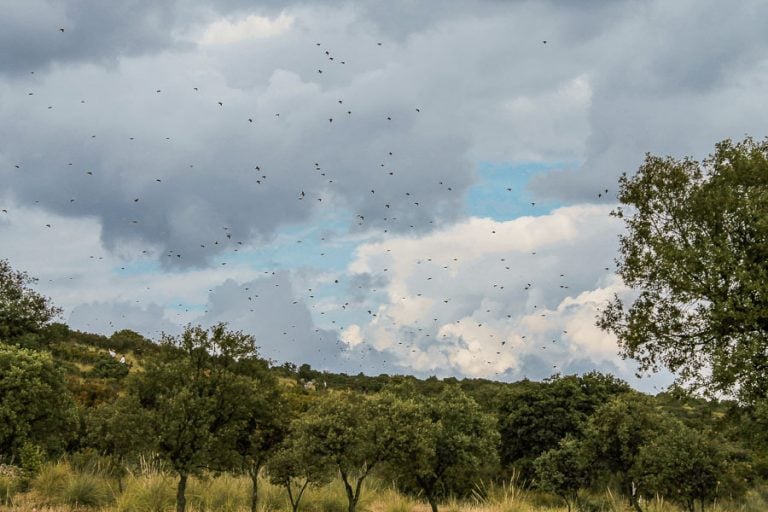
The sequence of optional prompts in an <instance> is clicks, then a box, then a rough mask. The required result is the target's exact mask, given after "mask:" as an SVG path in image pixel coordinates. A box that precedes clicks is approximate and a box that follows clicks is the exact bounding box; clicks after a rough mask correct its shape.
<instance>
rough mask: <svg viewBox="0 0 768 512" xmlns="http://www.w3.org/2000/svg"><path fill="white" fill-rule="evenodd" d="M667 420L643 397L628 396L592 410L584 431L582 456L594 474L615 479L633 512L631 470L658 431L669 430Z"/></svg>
mask: <svg viewBox="0 0 768 512" xmlns="http://www.w3.org/2000/svg"><path fill="white" fill-rule="evenodd" d="M670 421H671V418H669V417H668V416H667V415H664V414H663V413H661V412H659V411H657V410H656V409H655V408H654V407H653V404H652V402H651V401H650V400H649V399H648V398H647V397H646V396H644V395H640V394H639V393H627V394H625V395H621V396H617V397H615V398H613V399H612V400H611V401H609V402H608V403H606V404H605V405H604V406H602V407H600V408H599V409H598V410H597V411H595V414H593V415H592V416H591V417H590V419H589V422H588V424H587V427H586V429H585V435H584V441H583V447H584V454H585V457H586V458H587V460H589V461H590V462H591V468H592V470H593V472H595V473H596V472H598V471H601V470H602V471H603V472H605V473H607V474H609V475H613V476H614V477H616V478H617V479H618V482H619V485H620V487H621V490H622V492H623V493H624V494H625V495H626V496H627V497H628V499H629V502H630V504H631V505H633V506H634V507H635V508H636V509H638V508H639V507H638V505H637V495H636V494H635V487H634V483H633V480H632V471H633V469H634V468H635V464H636V461H637V458H638V456H639V453H640V450H641V448H642V447H643V446H644V445H645V444H646V443H648V442H649V441H650V440H651V439H653V438H655V437H656V436H657V435H658V434H659V433H660V432H664V431H665V430H669V429H671V428H672V427H671V426H670ZM595 476H597V475H595Z"/></svg>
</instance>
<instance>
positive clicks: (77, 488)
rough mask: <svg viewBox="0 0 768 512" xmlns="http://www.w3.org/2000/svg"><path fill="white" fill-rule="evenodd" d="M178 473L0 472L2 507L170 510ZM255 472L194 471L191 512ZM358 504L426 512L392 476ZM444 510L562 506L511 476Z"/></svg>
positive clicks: (311, 499)
mask: <svg viewBox="0 0 768 512" xmlns="http://www.w3.org/2000/svg"><path fill="white" fill-rule="evenodd" d="M175 483H176V482H175V479H174V478H173V477H172V476H171V475H167V474H163V473H161V472H159V471H155V470H152V469H145V470H144V471H142V472H140V473H138V474H132V475H127V476H126V477H125V478H123V479H122V481H121V482H118V481H117V480H116V479H114V478H110V477H107V476H105V475H104V474H103V473H102V474H100V472H99V471H89V472H85V471H74V470H73V469H72V468H71V467H70V466H69V465H68V464H67V463H63V462H60V463H57V464H50V465H47V466H45V467H43V468H42V470H41V471H40V472H39V474H38V475H37V476H36V477H34V478H33V479H31V480H30V481H29V482H27V490H26V491H24V492H22V490H21V488H22V485H23V483H22V482H21V480H20V479H19V478H17V477H13V476H0V511H2V512H11V511H37V512H46V511H47V512H63V511H69V510H104V511H110V512H165V511H170V510H173V509H174V496H175ZM249 493H250V480H248V479H247V478H245V477H235V476H231V475H221V476H216V477H214V476H211V477H209V478H194V479H192V480H191V481H190V483H189V486H188V489H187V503H188V505H187V510H189V511H190V512H202V511H211V512H240V511H247V510H249V496H250V494H249ZM259 500H260V504H259V509H260V510H261V511H264V512H267V511H289V510H291V509H290V505H289V503H288V501H287V498H286V496H285V491H284V489H282V488H280V487H277V486H274V485H271V484H270V483H269V482H267V481H266V480H262V481H261V482H260V490H259ZM582 500H583V508H582V510H589V511H595V512H597V511H606V512H609V511H610V512H619V511H622V512H623V511H628V510H629V509H628V507H627V506H626V504H625V502H624V500H622V499H621V498H620V497H619V496H617V495H615V494H613V493H612V492H611V491H610V490H606V491H605V492H603V493H595V494H590V495H586V494H585V495H583V496H582ZM643 508H644V510H645V511H646V512H677V511H680V512H682V510H683V509H681V508H679V507H677V506H675V505H674V504H672V503H669V502H665V501H664V500H662V499H657V500H654V501H651V502H645V503H644V504H643ZM300 510H303V511H306V512H340V511H344V510H346V497H345V495H344V491H343V488H342V487H341V485H340V483H339V482H338V481H334V482H332V483H330V484H328V485H325V486H323V487H317V488H309V489H308V490H307V492H306V494H305V497H304V499H303V500H302V503H301V507H300ZM358 510H360V511H368V512H411V511H412V512H429V511H430V508H429V505H428V504H427V503H426V502H425V501H424V500H420V499H418V497H409V496H405V495H403V494H401V493H399V492H398V491H397V490H395V489H394V487H393V486H392V485H391V484H390V483H387V482H384V481H381V480H376V479H371V480H370V481H369V482H368V483H367V485H366V487H365V490H364V493H363V497H362V501H361V503H360V504H359V505H358ZM441 510H442V511H445V512H565V511H567V508H566V506H565V505H564V503H563V502H562V500H560V499H559V498H557V497H554V496H551V495H546V494H542V493H539V492H536V491H531V490H526V489H523V488H521V487H520V486H517V485H515V483H514V482H510V483H507V484H489V485H479V486H478V487H477V489H476V491H475V492H474V493H473V495H472V496H470V497H469V498H466V499H464V500H456V499H449V500H446V501H444V502H443V503H442V504H441ZM707 510H711V511H713V512H737V511H741V512H764V511H765V510H768V490H763V491H762V492H759V491H752V492H751V493H749V494H748V495H747V497H746V499H744V500H742V501H741V502H740V503H729V502H727V501H722V502H719V503H714V504H711V505H710V506H708V507H707Z"/></svg>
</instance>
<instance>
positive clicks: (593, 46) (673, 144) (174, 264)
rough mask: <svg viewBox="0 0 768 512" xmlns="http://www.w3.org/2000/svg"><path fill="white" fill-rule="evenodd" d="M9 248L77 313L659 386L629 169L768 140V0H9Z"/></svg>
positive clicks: (1, 237) (282, 352)
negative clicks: (624, 186)
mask: <svg viewBox="0 0 768 512" xmlns="http://www.w3.org/2000/svg"><path fill="white" fill-rule="evenodd" d="M0 7H1V8H2V12H3V16H2V17H0V48H2V51H0V209H1V210H2V211H1V212H0V258H6V259H8V260H9V261H10V262H11V264H12V266H13V267H14V268H16V269H19V270H25V271H28V272H29V273H30V274H31V275H33V276H36V277H37V278H38V279H39V281H38V283H37V285H36V288H37V289H38V290H39V291H40V292H42V293H43V294H45V295H47V296H49V297H50V298H51V299H52V301H53V302H54V303H55V304H57V305H58V306H61V307H62V308H63V313H62V316H61V319H60V320H61V321H64V322H66V323H67V324H69V325H70V326H71V327H72V328H75V329H80V330H85V331H89V332H98V333H103V334H106V335H109V334H111V333H112V332H114V331H117V330H121V329H132V330H135V331H137V332H139V333H141V334H143V335H145V336H147V337H149V338H151V339H158V338H159V336H160V334H161V333H163V332H165V333H170V334H176V333H179V332H181V330H182V329H183V327H184V326H185V325H188V324H192V325H198V324H199V325H203V326H211V325H213V324H215V323H218V322H226V323H227V324H228V325H229V327H230V328H231V329H236V330H243V331H245V332H248V333H250V334H253V335H254V337H255V339H256V342H257V345H258V346H259V347H260V353H261V355H262V356H264V357H267V358H269V359H271V360H273V361H275V363H276V364H281V363H283V362H285V361H291V362H294V363H296V364H301V363H309V364H311V365H312V366H313V367H314V368H317V369H320V370H329V371H344V372H348V373H358V372H364V373H366V374H372V375H377V374H379V373H390V374H394V373H397V374H413V375H417V376H421V377H425V376H429V375H437V376H438V377H447V376H457V377H470V378H490V379H498V380H504V381H515V380H519V379H522V378H530V379H543V378H546V377H548V376H550V375H553V374H557V373H560V374H573V373H582V372H587V371H592V370H598V371H602V372H609V373H612V374H615V375H617V376H619V377H621V378H623V379H625V380H626V381H628V382H629V383H630V384H631V385H633V386H634V387H636V388H638V389H641V390H644V391H649V392H653V391H654V390H659V389H662V388H663V387H665V386H666V385H668V384H669V383H670V382H671V381H672V379H673V376H671V375H670V374H668V373H666V372H661V373H659V374H653V375H647V374H642V375H640V376H639V377H638V376H637V365H636V364H635V363H634V362H633V361H631V360H624V359H622V358H621V357H619V355H618V347H617V344H616V339H615V337H614V336H613V335H612V334H610V333H607V332H603V331H601V330H600V329H598V328H597V327H596V326H595V319H596V317H597V315H598V314H599V311H600V309H601V308H602V307H603V306H604V305H605V304H606V302H607V301H608V300H609V299H610V298H611V297H613V296H614V294H617V295H618V296H620V297H622V298H623V299H624V300H630V301H631V298H632V296H633V292H632V291H631V290H629V289H627V288H626V287H625V286H624V285H623V283H622V281H621V279H620V278H619V277H618V276H616V274H615V273H614V270H615V261H614V260H615V258H616V256H617V250H618V236H619V235H620V234H621V233H622V229H623V226H622V224H621V222H620V221H618V220H617V219H615V218H613V217H611V216H610V215H609V213H610V212H611V210H612V209H614V208H615V207H616V206H617V203H616V201H617V200H616V192H617V182H618V178H619V176H620V175H621V174H622V173H628V174H632V173H633V172H635V171H636V170H637V168H638V167H639V165H640V164H641V163H642V161H643V159H644V157H645V154H646V153H652V154H656V155H671V156H673V157H676V158H681V157H684V156H691V157H693V158H696V159H702V158H704V157H706V156H707V155H708V154H709V153H710V152H711V151H712V150H713V148H714V145H715V143H717V142H718V141H720V140H723V139H726V138H733V139H740V138H743V137H744V136H745V135H751V136H753V137H755V138H763V137H765V136H766V128H765V119H768V101H767V100H766V95H765V91H766V90H768V32H767V31H766V30H765V25H764V20H766V19H768V4H766V3H765V2H762V1H748V0H747V1H744V2H740V3H739V7H738V8H733V6H731V5H729V4H726V3H723V2H715V1H707V0H679V1H675V2H668V1H662V0H657V1H647V2H640V1H636V0H632V1H630V0H626V1H615V2H604V1H597V0H594V1H585V2H566V1H561V0H551V1H536V2H533V1H511V0H505V1H494V0H478V1H452V0H446V1H444V2H440V4H439V8H437V4H436V3H434V2H411V1H406V0H393V1H390V2H379V1H374V0H359V1H355V2H343V1H335V2H332V1H327V0H326V1H323V0H316V1H306V2H293V1H282V2H269V1H265V2H260V3H259V5H255V4H254V2H245V1H239V0H220V1H210V0H185V1H181V0H177V1H168V2H155V1H153V0H131V1H126V2H118V3H114V2H102V1H101V0H56V1H53V0H50V1H48V0H0Z"/></svg>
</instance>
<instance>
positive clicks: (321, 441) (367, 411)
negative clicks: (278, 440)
mask: <svg viewBox="0 0 768 512" xmlns="http://www.w3.org/2000/svg"><path fill="white" fill-rule="evenodd" d="M382 420H383V419H382V418H381V417H378V416H376V415H375V414H374V409H373V407H372V403H371V402H370V401H368V400H366V399H365V398H363V397H362V396H360V395H358V394H353V393H329V394H327V395H322V396H320V397H318V399H317V400H315V401H314V403H312V405H311V406H310V409H309V410H308V411H307V412H306V413H305V414H303V415H302V416H300V417H299V418H298V419H297V420H296V421H295V422H294V423H293V425H292V427H291V430H292V433H293V436H294V442H295V443H296V445H297V447H298V448H299V449H300V450H302V453H303V454H304V455H305V456H306V458H307V460H313V461H328V462H329V463H331V464H333V465H335V466H336V468H337V469H338V471H339V474H340V476H341V479H342V481H343V483H344V488H345V492H346V494H347V499H348V509H349V512H354V510H355V507H356V505H357V503H358V501H359V499H360V495H361V490H362V483H363V481H364V480H365V478H366V477H367V476H368V475H369V473H370V472H371V470H372V469H373V468H374V467H375V466H377V465H378V464H379V463H381V461H382V460H383V459H384V456H385V455H386V451H385V446H383V445H382V444H381V443H380V442H378V441H380V437H379V436H378V430H379V428H380V427H383V426H384V425H383V421H382Z"/></svg>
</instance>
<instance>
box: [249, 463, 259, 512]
mask: <svg viewBox="0 0 768 512" xmlns="http://www.w3.org/2000/svg"><path fill="white" fill-rule="evenodd" d="M259 469H260V468H259V466H256V467H252V468H249V469H248V474H249V475H250V477H251V512H256V507H257V506H258V504H259Z"/></svg>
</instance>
